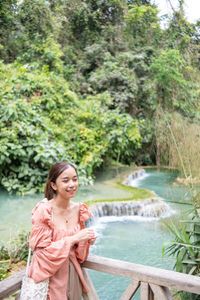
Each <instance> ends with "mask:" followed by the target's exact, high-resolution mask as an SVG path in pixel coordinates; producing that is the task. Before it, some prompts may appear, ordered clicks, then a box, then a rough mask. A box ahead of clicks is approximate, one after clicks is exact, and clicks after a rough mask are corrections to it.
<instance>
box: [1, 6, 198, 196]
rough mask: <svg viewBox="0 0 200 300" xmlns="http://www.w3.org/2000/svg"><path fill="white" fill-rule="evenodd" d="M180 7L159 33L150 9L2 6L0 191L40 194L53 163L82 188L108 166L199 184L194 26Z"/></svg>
mask: <svg viewBox="0 0 200 300" xmlns="http://www.w3.org/2000/svg"><path fill="white" fill-rule="evenodd" d="M179 2H180V7H179V9H178V10H177V11H174V13H173V16H172V17H168V16H164V17H163V18H165V24H166V26H165V28H163V26H161V24H160V22H161V18H158V9H157V8H156V6H155V5H154V4H152V2H151V1H150V0H127V1H125V0H104V1H101V0H84V1H80V0H65V1H64V0H56V1H55V0H49V1H45V0H23V1H17V0H7V1H2V0H1V1H0V29H1V30H0V60H1V61H0V85H1V89H0V137H1V138H0V183H1V186H2V187H4V188H5V189H6V190H8V191H9V192H14V193H15V192H18V193H26V192H36V191H40V190H41V189H42V185H43V183H44V181H45V178H46V174H47V170H48V168H49V166H50V165H51V164H52V163H54V162H56V161H61V160H70V161H72V162H74V163H75V164H76V165H77V166H78V168H79V172H80V179H81V181H82V183H83V184H87V183H88V182H91V181H92V180H93V176H94V172H95V170H96V169H97V168H100V167H103V166H105V165H107V164H109V163H110V162H111V161H112V162H113V161H115V162H119V163H124V164H131V163H135V164H138V165H141V164H143V165H149V164H157V165H160V164H165V165H169V166H173V167H178V168H179V169H180V170H181V169H182V168H183V163H184V165H185V169H184V172H186V176H193V177H194V176H199V175H200V168H199V167H200V166H199V164H200V158H199V159H198V157H199V156H200V154H199V153H198V152H199V151H198V149H199V147H198V145H200V136H199V129H200V127H199V126H200V123H199V117H200V114H199V112H200V107H199V96H200V80H199V79H200V69H199V66H200V64H199V61H200V45H199V41H200V21H199V22H197V23H196V24H190V23H189V22H188V21H187V20H186V18H185V16H184V9H183V8H184V6H183V5H184V1H182V0H181V1H179ZM182 136H184V137H185V139H184V142H183V139H182ZM174 139H175V140H176V143H174ZM186 145H189V147H187V146H186ZM177 147H178V149H179V154H180V153H181V155H182V157H183V160H184V162H183V161H182V162H180V160H179V158H178V155H179V154H177V153H178V152H177V151H176V150H177ZM186 151H187V152H186ZM188 153H189V154H191V156H190V157H193V156H195V157H196V159H195V163H194V162H193V161H192V159H191V158H190V159H189V160H188V156H187V154H188Z"/></svg>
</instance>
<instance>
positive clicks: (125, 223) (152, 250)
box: [0, 169, 189, 300]
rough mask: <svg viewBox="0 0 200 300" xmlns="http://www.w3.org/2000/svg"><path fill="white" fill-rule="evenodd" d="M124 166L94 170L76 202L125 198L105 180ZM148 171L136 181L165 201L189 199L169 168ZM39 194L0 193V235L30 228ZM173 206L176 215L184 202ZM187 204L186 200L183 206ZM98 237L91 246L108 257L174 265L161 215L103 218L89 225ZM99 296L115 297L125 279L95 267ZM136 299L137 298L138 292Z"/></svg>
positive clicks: (112, 299) (93, 276)
mask: <svg viewBox="0 0 200 300" xmlns="http://www.w3.org/2000/svg"><path fill="white" fill-rule="evenodd" d="M121 171H124V169H122V170H116V169H111V170H109V171H104V172H101V173H99V174H98V176H97V180H96V183H95V184H94V185H93V186H88V187H84V188H81V189H80V191H79V192H78V194H77V196H76V197H75V199H74V200H75V201H83V200H92V199H97V198H108V197H111V198H113V197H116V198H118V197H122V199H123V197H125V196H127V193H126V192H125V191H121V190H119V189H115V188H113V187H111V186H109V185H108V184H106V183H105V181H107V180H110V179H112V178H114V177H116V176H118V175H119V173H120V172H121ZM146 172H147V176H146V177H145V178H144V179H142V180H139V181H137V186H139V187H145V188H148V189H150V190H153V191H154V192H156V193H157V194H158V195H159V196H160V197H162V198H164V199H166V200H169V201H180V202H185V201H187V199H188V197H189V194H188V191H187V189H186V188H184V187H179V186H175V185H174V184H173V182H174V180H175V178H176V176H177V173H176V172H174V171H170V170H165V169H162V170H160V171H159V170H156V169H146ZM42 197H43V196H42V195H33V196H31V195H27V196H24V197H18V196H9V195H8V194H7V193H0V234H1V239H4V240H6V239H7V240H8V239H9V236H10V235H11V236H12V235H14V234H15V233H16V232H18V231H20V230H21V229H22V228H23V229H30V227H31V222H30V212H31V210H32V208H33V207H34V206H35V204H36V203H37V202H38V201H40V200H41V199H42ZM169 205H170V206H171V207H172V208H173V209H175V210H176V216H179V212H180V211H181V210H182V208H184V207H185V205H180V204H178V205H177V204H172V203H170V204H169ZM186 207H187V205H186ZM93 226H94V228H95V230H96V232H97V234H98V239H97V241H96V244H95V245H94V246H92V247H91V253H92V254H95V255H100V256H105V257H111V258H115V259H119V260H125V261H130V262H133V263H136V264H144V265H149V266H154V267H159V268H164V269H172V268H173V265H174V261H173V259H171V258H169V257H165V258H164V259H163V258H162V244H163V243H164V242H166V241H168V240H170V239H171V237H170V234H169V232H168V231H167V230H166V228H165V226H164V225H163V224H162V221H161V220H153V221H152V220H151V221H149V219H147V218H144V217H136V216H133V217H103V218H99V219H98V220H96V223H94V224H93ZM89 273H90V275H91V279H92V281H93V283H94V285H95V288H96V290H97V293H98V294H99V297H100V299H101V300H115V299H119V298H120V296H121V294H122V293H123V291H124V290H125V288H126V287H127V285H128V283H129V282H130V280H129V279H127V278H123V277H118V276H114V275H109V274H105V273H101V272H96V271H89ZM136 299H139V295H138V296H137V298H136Z"/></svg>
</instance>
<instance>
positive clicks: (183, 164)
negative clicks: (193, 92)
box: [155, 110, 200, 184]
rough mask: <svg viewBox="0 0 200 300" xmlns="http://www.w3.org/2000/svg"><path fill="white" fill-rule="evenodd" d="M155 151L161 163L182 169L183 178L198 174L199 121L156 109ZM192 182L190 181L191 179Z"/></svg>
mask: <svg viewBox="0 0 200 300" xmlns="http://www.w3.org/2000/svg"><path fill="white" fill-rule="evenodd" d="M155 124H156V126H155V133H156V141H157V151H158V150H159V158H158V153H157V160H158V159H159V161H160V163H161V164H168V165H169V166H170V167H174V168H176V169H179V170H181V171H182V174H183V176H184V177H185V178H190V179H191V180H192V179H195V178H199V176H200V172H199V170H200V165H199V161H200V157H199V150H198V149H199V147H200V140H199V130H200V127H199V122H198V120H195V119H193V120H191V119H189V118H184V117H183V116H181V114H178V113H171V114H170V113H168V112H166V111H162V110H157V115H156V116H155ZM191 184H192V181H191Z"/></svg>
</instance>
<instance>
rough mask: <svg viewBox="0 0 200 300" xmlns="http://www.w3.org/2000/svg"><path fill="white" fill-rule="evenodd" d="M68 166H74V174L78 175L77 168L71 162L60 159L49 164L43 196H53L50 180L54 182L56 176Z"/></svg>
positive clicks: (48, 197) (49, 197)
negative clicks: (60, 160) (51, 164)
mask: <svg viewBox="0 0 200 300" xmlns="http://www.w3.org/2000/svg"><path fill="white" fill-rule="evenodd" d="M69 167H72V168H74V170H75V171H76V174H77V175H78V172H77V169H76V168H75V167H74V165H72V164H71V163H68V162H65V161H62V162H58V163H56V164H54V165H53V166H51V168H50V170H49V174H48V177H47V181H46V185H45V192H44V195H45V198H47V199H48V200H51V199H52V198H53V197H54V195H55V191H54V189H53V188H52V187H51V182H54V183H56V179H57V178H58V176H59V175H60V174H61V173H62V172H64V171H65V170H66V169H68V168H69Z"/></svg>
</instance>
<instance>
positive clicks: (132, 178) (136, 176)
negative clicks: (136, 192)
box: [124, 169, 148, 187]
mask: <svg viewBox="0 0 200 300" xmlns="http://www.w3.org/2000/svg"><path fill="white" fill-rule="evenodd" d="M147 176H148V174H147V173H146V172H145V170H144V169H139V170H137V171H135V172H133V173H131V174H130V175H129V176H128V178H127V179H126V180H125V182H124V184H126V185H130V186H135V187H136V186H138V181H139V180H141V179H144V178H146V177H147Z"/></svg>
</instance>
